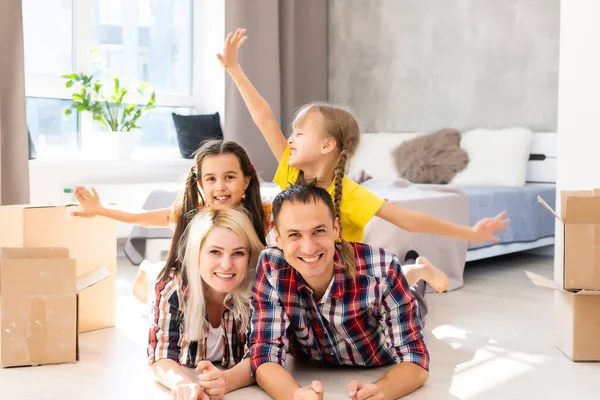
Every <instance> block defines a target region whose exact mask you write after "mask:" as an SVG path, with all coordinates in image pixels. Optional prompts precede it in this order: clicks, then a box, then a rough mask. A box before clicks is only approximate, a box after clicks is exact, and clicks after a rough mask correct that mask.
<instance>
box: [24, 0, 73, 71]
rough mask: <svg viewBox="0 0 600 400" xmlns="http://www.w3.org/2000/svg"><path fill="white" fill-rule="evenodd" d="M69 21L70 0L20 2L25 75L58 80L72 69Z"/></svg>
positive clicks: (70, 21) (70, 24) (70, 15)
mask: <svg viewBox="0 0 600 400" xmlns="http://www.w3.org/2000/svg"><path fill="white" fill-rule="evenodd" d="M49 3H52V7H48V6H47V4H49ZM72 21H73V4H72V3H71V0H24V1H23V33H24V41H25V72H26V73H27V74H35V75H54V76H60V75H62V74H64V73H65V72H69V71H71V70H72V69H73V62H72V61H73V23H72Z"/></svg>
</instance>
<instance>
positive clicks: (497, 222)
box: [217, 29, 509, 290]
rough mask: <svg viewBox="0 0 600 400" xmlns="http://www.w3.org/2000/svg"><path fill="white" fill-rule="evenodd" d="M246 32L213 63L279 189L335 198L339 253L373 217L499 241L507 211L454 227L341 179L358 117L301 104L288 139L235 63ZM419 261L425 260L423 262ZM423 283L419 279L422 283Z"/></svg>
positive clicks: (437, 284) (439, 276)
mask: <svg viewBox="0 0 600 400" xmlns="http://www.w3.org/2000/svg"><path fill="white" fill-rule="evenodd" d="M245 32H246V30H245V29H238V30H237V31H236V32H235V33H234V34H231V33H230V34H229V35H228V36H227V39H226V40H225V45H224V48H223V52H222V53H221V54H218V55H217V58H218V59H219V61H220V62H221V64H222V65H223V67H224V68H225V70H226V71H227V73H228V74H229V76H230V77H231V78H232V79H233V81H234V82H235V84H236V86H237V88H238V90H239V92H240V94H241V95H242V98H243V99H244V102H245V103H246V106H247V107H248V110H249V111H250V114H251V115H252V119H253V120H254V123H255V124H256V125H257V126H258V128H259V129H260V131H261V132H262V134H263V136H264V137H265V139H266V140H267V143H268V144H269V147H270V148H271V151H272V152H273V154H274V155H275V157H276V158H277V160H278V161H279V167H278V169H277V172H276V174H275V178H274V181H275V182H276V183H277V184H278V185H279V186H280V187H281V188H282V189H285V188H286V187H287V186H289V185H291V184H293V183H296V182H306V181H313V182H316V184H317V185H318V186H320V187H322V188H324V189H326V190H327V191H328V192H329V194H331V196H332V197H333V199H334V204H335V210H336V214H337V215H336V216H337V217H338V219H339V220H340V225H341V227H340V228H341V232H340V233H342V232H343V239H342V249H344V248H345V249H347V248H348V245H347V243H345V242H346V240H348V241H358V242H360V241H362V239H363V235H364V227H365V225H366V224H367V222H368V221H369V220H370V219H371V218H373V216H375V215H376V216H378V217H380V218H383V219H385V220H386V221H388V222H390V223H392V224H394V225H396V226H398V227H400V228H402V229H404V230H406V231H409V232H422V233H430V234H435V235H441V236H449V237H455V238H460V239H465V240H468V241H469V242H487V241H497V240H498V238H496V237H495V236H494V233H495V232H497V231H501V230H504V229H506V226H507V225H508V223H509V220H508V219H505V218H504V217H505V215H506V212H502V213H500V214H498V215H497V216H496V217H494V218H485V219H483V220H481V221H479V222H478V223H477V224H475V226H473V227H469V226H462V225H457V224H453V223H450V222H447V221H442V220H440V219H437V218H435V217H433V216H431V215H428V214H424V213H421V212H418V211H413V210H406V209H402V208H400V207H398V206H396V205H395V204H394V203H392V202H385V201H384V200H383V199H381V198H379V197H377V196H376V195H375V194H373V193H372V192H370V191H368V190H367V189H365V188H364V187H362V186H360V185H358V184H357V183H355V182H353V181H352V180H350V179H349V178H347V177H345V176H344V175H345V170H346V163H347V162H348V160H350V158H351V157H352V156H353V155H354V153H355V152H356V149H357V148H358V144H359V139H360V128H359V125H358V122H357V120H356V118H355V117H354V116H353V115H352V114H351V113H350V112H348V111H346V110H344V109H342V108H340V107H336V106H333V105H330V104H327V103H311V104H308V105H305V106H304V107H302V108H301V109H300V110H299V112H298V113H297V115H296V118H295V120H294V122H293V125H292V126H293V133H292V135H291V136H290V138H289V139H288V140H286V139H285V136H284V134H283V132H282V131H281V128H280V127H279V125H278V124H277V120H276V119H275V116H274V114H273V111H272V110H271V107H270V106H269V104H268V103H267V102H266V101H265V99H264V98H263V97H262V96H261V95H260V93H258V91H257V90H256V89H255V88H254V86H253V85H252V83H251V82H250V80H249V79H248V77H247V76H246V75H245V74H244V71H243V70H242V68H241V66H240V64H239V62H238V51H239V48H240V46H241V45H242V44H243V43H244V42H245V41H246V39H247V37H246V36H244V34H245ZM344 239H345V240H344ZM343 252H344V251H342V253H343ZM420 261H425V260H424V259H423V258H421V260H420ZM438 272H439V273H436V274H434V275H435V278H434V279H433V280H434V282H433V283H432V282H430V284H431V285H432V286H433V287H434V288H436V290H439V289H440V288H441V289H443V284H444V279H445V282H446V285H447V277H445V275H444V274H443V273H442V272H440V271H439V270H438ZM426 275H428V276H429V275H432V274H429V273H427V274H426ZM426 278H427V277H423V279H424V280H426ZM407 279H408V276H407ZM410 281H411V280H410V279H409V283H411V282H410Z"/></svg>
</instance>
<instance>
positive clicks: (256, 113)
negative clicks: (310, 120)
mask: <svg viewBox="0 0 600 400" xmlns="http://www.w3.org/2000/svg"><path fill="white" fill-rule="evenodd" d="M245 33H246V30H245V29H238V30H236V32H235V34H231V33H229V34H228V35H227V38H226V39H225V45H224V46H223V52H222V53H221V54H217V58H218V59H219V61H220V62H221V65H223V67H224V68H225V70H226V71H227V73H228V74H229V76H230V77H231V79H233V82H235V85H236V86H237V88H238V90H239V92H240V94H241V95H242V98H243V99H244V103H246V107H248V111H250V115H251V116H252V120H253V121H254V123H255V124H256V126H258V129H260V131H261V133H262V134H263V136H264V137H265V140H266V141H267V143H268V145H269V147H270V148H271V151H272V152H273V154H274V155H275V158H277V161H279V159H280V158H281V156H282V155H283V151H284V150H285V147H286V145H287V141H286V139H285V135H284V134H283V132H282V131H281V128H280V127H279V124H277V119H276V118H275V115H274V114H273V110H272V109H271V107H270V106H269V104H268V103H267V102H266V100H265V99H264V98H263V97H262V96H261V95H260V93H258V90H256V88H255V87H254V86H253V85H252V83H251V82H250V79H248V77H247V76H246V74H245V73H244V71H243V70H242V67H241V66H240V64H239V62H238V51H239V49H240V47H241V45H242V44H243V43H244V42H245V41H246V39H247V37H246V36H244V34H245Z"/></svg>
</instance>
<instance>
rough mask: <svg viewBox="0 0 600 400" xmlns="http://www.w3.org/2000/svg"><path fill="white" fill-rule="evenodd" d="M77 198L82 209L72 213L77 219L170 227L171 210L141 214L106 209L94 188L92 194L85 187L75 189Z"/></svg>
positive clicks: (141, 212) (163, 209) (165, 209)
mask: <svg viewBox="0 0 600 400" xmlns="http://www.w3.org/2000/svg"><path fill="white" fill-rule="evenodd" d="M75 198H76V199H77V201H78V202H79V204H80V207H81V210H80V211H73V212H72V213H71V214H72V215H74V216H76V217H83V218H91V217H96V216H100V217H106V218H110V219H114V220H116V221H120V222H125V223H128V224H135V225H141V226H145V227H163V226H169V220H168V218H169V214H170V212H171V210H170V209H169V208H162V209H159V210H151V211H140V212H127V211H122V210H117V209H114V208H106V207H104V206H103V205H102V203H100V196H98V193H97V192H96V189H94V188H92V190H91V192H90V191H89V190H88V189H87V188H85V187H83V186H77V187H76V188H75Z"/></svg>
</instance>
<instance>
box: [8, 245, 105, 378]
mask: <svg viewBox="0 0 600 400" xmlns="http://www.w3.org/2000/svg"><path fill="white" fill-rule="evenodd" d="M108 276H109V274H108V271H106V270H105V269H102V270H97V271H92V272H91V273H90V274H86V275H84V276H82V277H81V278H80V279H79V280H77V279H76V267H75V260H73V259H71V258H69V252H68V250H67V249H66V248H1V249H0V316H1V318H0V366H2V367H15V366H24V365H41V364H56V363H66V362H75V361H78V360H79V351H78V333H77V322H78V318H77V316H78V307H77V299H78V292H80V291H82V290H84V289H85V288H87V287H89V286H92V285H94V284H95V283H97V282H99V281H101V280H103V279H105V278H107V277H108ZM84 293H85V292H84Z"/></svg>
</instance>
